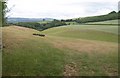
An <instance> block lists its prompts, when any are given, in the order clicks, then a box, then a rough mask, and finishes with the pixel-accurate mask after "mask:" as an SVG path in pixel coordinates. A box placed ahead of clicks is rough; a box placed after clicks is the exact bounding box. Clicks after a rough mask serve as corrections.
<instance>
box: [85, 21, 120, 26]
mask: <svg viewBox="0 0 120 78" xmlns="http://www.w3.org/2000/svg"><path fill="white" fill-rule="evenodd" d="M86 24H109V25H110V24H111V25H117V24H118V20H109V21H102V22H91V23H86Z"/></svg>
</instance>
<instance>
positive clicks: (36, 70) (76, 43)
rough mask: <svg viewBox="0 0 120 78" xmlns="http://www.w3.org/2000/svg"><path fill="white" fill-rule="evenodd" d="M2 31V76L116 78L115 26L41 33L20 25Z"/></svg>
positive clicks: (78, 27) (61, 28)
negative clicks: (91, 77) (94, 77)
mask: <svg viewBox="0 0 120 78" xmlns="http://www.w3.org/2000/svg"><path fill="white" fill-rule="evenodd" d="M2 29H3V43H4V46H5V48H4V49H3V76H116V75H118V34H119V33H118V26H108V25H107V26H106V25H93V26H92V25H68V26H61V27H54V28H50V29H47V30H44V31H41V32H39V31H37V30H34V29H29V28H24V27H19V26H9V27H3V28H2ZM33 33H40V34H45V35H46V36H45V37H39V36H34V35H33ZM71 69H72V70H71Z"/></svg>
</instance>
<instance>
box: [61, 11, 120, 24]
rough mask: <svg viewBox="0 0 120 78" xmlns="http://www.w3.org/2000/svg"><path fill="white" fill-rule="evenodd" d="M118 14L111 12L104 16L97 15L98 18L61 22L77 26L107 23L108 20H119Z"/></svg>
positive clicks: (82, 18)
mask: <svg viewBox="0 0 120 78" xmlns="http://www.w3.org/2000/svg"><path fill="white" fill-rule="evenodd" d="M119 13H120V12H115V11H112V12H110V13H108V14H105V15H99V16H89V17H79V18H76V19H67V20H62V21H64V22H77V23H79V24H84V23H88V22H101V21H108V20H116V19H119V18H120V17H118V16H119Z"/></svg>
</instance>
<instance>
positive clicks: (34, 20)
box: [7, 18, 53, 23]
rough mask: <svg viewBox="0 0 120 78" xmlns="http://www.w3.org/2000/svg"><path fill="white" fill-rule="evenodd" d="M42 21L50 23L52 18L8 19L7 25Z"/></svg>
mask: <svg viewBox="0 0 120 78" xmlns="http://www.w3.org/2000/svg"><path fill="white" fill-rule="evenodd" d="M42 20H47V21H51V20H53V19H52V18H8V19H7V22H8V23H18V22H39V21H42Z"/></svg>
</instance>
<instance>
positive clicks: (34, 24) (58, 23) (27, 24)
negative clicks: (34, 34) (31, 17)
mask: <svg viewBox="0 0 120 78" xmlns="http://www.w3.org/2000/svg"><path fill="white" fill-rule="evenodd" d="M11 24H12V23H11ZM12 25H13V24H12ZM14 25H17V26H22V27H28V28H33V29H36V30H39V31H42V30H45V29H48V28H52V27H58V26H63V25H67V24H66V23H65V22H62V21H60V20H53V21H51V22H49V23H43V24H40V23H38V22H18V23H14Z"/></svg>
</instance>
